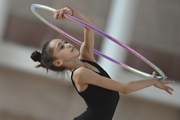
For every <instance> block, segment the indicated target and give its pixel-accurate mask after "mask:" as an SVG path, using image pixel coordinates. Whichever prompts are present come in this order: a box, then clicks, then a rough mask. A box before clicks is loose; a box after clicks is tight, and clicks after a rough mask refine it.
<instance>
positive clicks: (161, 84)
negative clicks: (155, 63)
mask: <svg viewBox="0 0 180 120" xmlns="http://www.w3.org/2000/svg"><path fill="white" fill-rule="evenodd" d="M152 79H156V72H153V73H152ZM165 79H167V77H166V78H165ZM165 79H164V80H165ZM172 83H174V81H161V80H157V82H156V83H155V84H154V86H155V87H156V88H159V89H162V90H165V91H166V92H167V93H169V94H172V91H174V90H173V89H172V88H171V87H169V86H167V84H172Z"/></svg>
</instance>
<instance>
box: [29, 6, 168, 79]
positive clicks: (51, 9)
mask: <svg viewBox="0 0 180 120" xmlns="http://www.w3.org/2000/svg"><path fill="white" fill-rule="evenodd" d="M35 8H40V9H44V10H48V11H51V12H54V11H56V9H54V8H51V7H49V6H45V5H41V4H32V5H31V10H32V12H33V13H34V14H35V15H36V16H37V17H38V18H39V19H40V20H41V21H43V22H44V23H45V24H47V25H48V26H49V27H51V28H52V29H54V30H56V31H57V32H59V33H60V34H62V35H63V36H65V37H67V38H69V39H70V40H72V41H73V42H75V43H77V44H79V45H81V44H82V42H80V41H79V40H77V39H76V38H74V37H72V36H70V35H69V34H67V33H66V32H64V31H63V30H61V29H59V28H58V27H56V26H55V25H54V24H52V23H50V22H49V21H47V20H46V19H45V18H43V17H42V16H41V15H40V14H39V13H38V12H37V11H36V9H35ZM65 17H66V18H68V19H70V20H72V21H74V22H77V23H78V24H81V25H83V26H86V27H88V28H90V29H92V30H94V31H95V32H97V33H98V34H100V35H102V36H104V37H106V38H108V39H109V40H111V41H113V42H115V43H116V44H118V45H119V46H121V47H123V48H124V49H126V50H128V51H129V52H131V53H132V54H134V55H135V56H137V57H138V58H139V59H141V60H142V61H144V62H145V63H147V64H148V65H149V66H151V67H152V68H153V69H154V70H156V71H157V72H158V73H159V74H160V76H156V78H157V79H158V80H162V79H164V78H165V74H164V73H163V71H162V70H161V69H159V68H158V67H157V66H156V65H154V64H153V63H152V62H150V61H149V60H148V59H146V58H145V57H143V56H142V55H141V54H139V53H138V52H136V51H135V50H133V49H132V48H130V47H128V46H127V45H125V44H123V43H122V42H120V41H118V40H116V39H115V38H113V37H111V36H109V35H108V34H106V33H104V32H103V31H101V30H99V29H97V28H95V27H94V26H91V25H89V24H87V23H85V22H83V21H81V20H79V19H77V18H75V17H73V16H70V15H67V14H65ZM94 53H95V54H97V55H99V56H101V57H104V58H106V59H108V60H110V61H111V62H113V63H116V64H118V65H120V66H121V67H123V68H125V69H127V70H129V71H132V72H134V73H136V74H139V75H142V76H145V77H148V78H151V77H152V75H151V74H149V73H145V72H142V71H140V70H137V69H135V68H132V67H130V66H128V65H126V64H123V63H121V62H119V61H117V60H114V59H113V58H110V57H109V56H106V55H104V54H103V53H101V52H99V51H98V50H96V49H94Z"/></svg>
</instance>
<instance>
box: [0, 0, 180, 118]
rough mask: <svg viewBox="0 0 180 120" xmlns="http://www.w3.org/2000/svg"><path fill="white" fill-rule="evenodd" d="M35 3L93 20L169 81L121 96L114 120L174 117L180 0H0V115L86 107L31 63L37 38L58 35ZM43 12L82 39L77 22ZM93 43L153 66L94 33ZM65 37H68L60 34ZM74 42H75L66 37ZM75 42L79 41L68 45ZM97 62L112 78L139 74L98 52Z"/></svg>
mask: <svg viewBox="0 0 180 120" xmlns="http://www.w3.org/2000/svg"><path fill="white" fill-rule="evenodd" d="M33 3H39V4H44V5H47V6H51V7H53V8H56V9H58V8H62V7H64V6H70V7H72V8H74V9H77V10H79V11H81V12H83V13H84V14H86V15H87V16H89V17H90V18H92V19H93V20H94V24H95V26H96V27H97V28H99V29H100V30H102V31H105V32H106V33H107V34H109V35H111V36H113V37H114V38H117V39H118V40H120V41H121V42H123V43H125V44H127V45H128V46H130V47H132V48H133V49H135V50H136V51H137V52H139V53H140V54H142V55H143V56H145V57H146V58H147V59H149V60H150V61H152V62H153V63H154V64H155V65H157V66H158V67H159V68H160V69H162V70H163V71H164V72H165V74H166V75H167V76H168V78H169V79H171V80H174V81H175V82H176V83H175V84H173V85H170V86H171V87H173V88H174V90H175V91H174V93H173V95H169V94H167V93H165V92H164V91H161V90H159V89H156V88H154V87H150V88H146V89H144V90H141V91H138V92H135V93H131V94H129V95H122V94H121V99H120V102H119V104H118V108H117V111H116V113H115V116H114V119H113V120H152V119H153V120H180V62H179V61H180V48H179V46H180V1H178V0H151V1H148V0H105V1H104V0H0V15H1V16H0V120H72V119H73V118H74V117H75V116H77V115H79V114H80V113H82V112H83V111H84V110H85V109H86V106H85V103H84V101H83V100H82V99H81V98H80V97H79V96H78V94H77V93H76V91H75V89H74V88H73V87H72V85H71V82H70V77H69V76H70V74H69V75H66V76H65V78H62V77H61V76H60V75H57V74H56V73H53V72H50V73H48V74H47V73H46V70H44V69H41V68H40V69H35V67H34V66H36V65H37V63H34V62H33V61H32V60H31V59H30V55H31V53H32V52H33V51H35V50H40V48H41V43H42V42H43V40H48V39H52V38H56V37H58V38H63V39H66V40H67V38H65V37H63V36H62V35H59V33H57V32H55V31H54V30H52V29H51V28H49V27H48V26H47V25H45V24H44V23H42V22H41V21H40V20H39V19H38V18H37V17H36V16H35V15H34V14H33V13H32V12H31V9H30V6H31V4H33ZM38 12H40V13H41V15H43V16H44V17H45V18H47V19H48V20H50V21H51V22H53V23H54V24H55V25H57V26H58V27H60V28H61V29H62V30H64V31H66V32H68V33H69V34H71V35H72V36H74V37H75V38H77V39H79V40H81V41H82V40H83V27H82V26H81V25H78V24H77V23H74V22H73V21H70V20H64V21H55V20H53V18H52V13H50V12H48V11H45V10H39V9H38ZM95 38H96V43H95V48H96V49H97V50H100V51H102V52H103V53H105V54H106V55H108V56H111V57H113V58H115V59H117V60H119V61H121V62H123V63H126V64H128V65H130V66H132V67H135V68H137V69H140V70H142V71H146V72H148V73H152V71H153V69H152V68H151V67H149V66H148V65H146V64H145V63H143V62H142V61H141V60H139V59H138V58H136V57H135V56H134V55H132V54H131V53H129V52H127V51H126V50H124V49H123V48H121V47H119V46H117V45H116V44H114V43H113V42H111V41H109V40H107V39H106V38H103V37H102V36H100V35H98V34H96V35H95ZM67 41H68V40H67ZM73 44H74V43H73ZM74 45H75V46H76V47H79V46H78V45H76V44H74ZM96 58H97V60H98V63H99V64H101V65H102V67H103V68H105V69H106V70H107V72H108V73H109V74H110V76H111V77H112V78H113V79H115V80H118V81H121V82H127V81H130V80H136V79H144V77H142V76H139V75H136V74H134V73H132V72H129V71H127V70H125V69H123V68H121V67H119V66H117V65H115V64H114V63H111V62H109V61H107V60H105V59H104V58H100V57H98V56H96Z"/></svg>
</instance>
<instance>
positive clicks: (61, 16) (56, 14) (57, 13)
mask: <svg viewBox="0 0 180 120" xmlns="http://www.w3.org/2000/svg"><path fill="white" fill-rule="evenodd" d="M64 14H68V15H71V16H73V15H74V10H73V9H71V8H70V7H64V8H62V9H59V10H56V11H55V12H53V17H54V19H61V20H64V19H65V18H66V17H65V16H64Z"/></svg>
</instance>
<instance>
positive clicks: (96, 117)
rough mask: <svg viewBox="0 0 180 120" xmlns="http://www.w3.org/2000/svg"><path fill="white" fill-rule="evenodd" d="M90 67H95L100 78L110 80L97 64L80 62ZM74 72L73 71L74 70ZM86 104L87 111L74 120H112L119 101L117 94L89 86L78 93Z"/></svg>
mask: <svg viewBox="0 0 180 120" xmlns="http://www.w3.org/2000/svg"><path fill="white" fill-rule="evenodd" d="M82 61H83V62H87V63H89V64H90V65H92V66H94V67H96V68H97V69H98V70H99V71H100V73H97V72H96V73H97V74H99V75H101V76H105V77H108V78H110V76H109V75H108V74H107V73H106V71H104V70H103V69H102V67H101V66H99V65H98V64H97V63H95V62H92V61H87V60H82ZM74 71H75V70H74ZM74 71H73V72H72V75H71V80H72V83H73V85H74V87H75V89H76V91H77V92H78V90H77V88H76V86H75V83H74V81H73V73H74ZM78 93H79V95H80V96H81V97H82V98H83V99H84V101H85V102H86V104H87V109H86V111H85V112H84V113H82V114H81V115H79V116H78V117H75V118H74V120H112V118H113V115H114V112H115V109H116V106H117V103H118V101H119V93H118V92H115V91H112V90H108V89H104V88H101V87H98V86H95V85H91V84H89V85H88V87H87V88H86V90H84V91H83V92H78Z"/></svg>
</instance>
